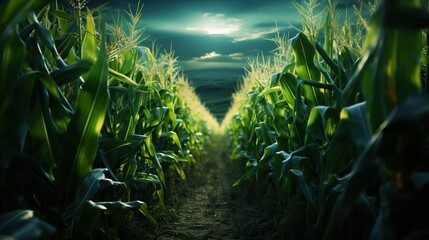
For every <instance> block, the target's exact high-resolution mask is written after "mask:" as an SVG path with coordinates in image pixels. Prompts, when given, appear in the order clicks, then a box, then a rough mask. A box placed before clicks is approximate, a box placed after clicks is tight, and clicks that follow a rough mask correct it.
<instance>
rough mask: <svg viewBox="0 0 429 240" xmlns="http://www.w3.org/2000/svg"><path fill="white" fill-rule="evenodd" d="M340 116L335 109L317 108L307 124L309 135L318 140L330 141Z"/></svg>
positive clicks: (314, 108) (312, 111) (312, 112)
mask: <svg viewBox="0 0 429 240" xmlns="http://www.w3.org/2000/svg"><path fill="white" fill-rule="evenodd" d="M339 115H340V114H339V113H338V111H337V110H336V109H335V108H331V107H327V106H316V107H313V108H312V109H311V112H310V116H309V117H308V122H307V129H306V131H307V134H308V136H309V137H310V138H314V139H317V140H328V141H329V140H330V139H331V138H332V136H333V135H334V132H335V129H336V126H337V123H338V120H339V118H340V116H339Z"/></svg>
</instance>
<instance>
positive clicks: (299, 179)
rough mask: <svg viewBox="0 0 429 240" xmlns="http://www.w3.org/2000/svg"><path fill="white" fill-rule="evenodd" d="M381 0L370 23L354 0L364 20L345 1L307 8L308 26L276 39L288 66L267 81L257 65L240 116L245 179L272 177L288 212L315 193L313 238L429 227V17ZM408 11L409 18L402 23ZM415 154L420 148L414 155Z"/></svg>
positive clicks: (409, 232)
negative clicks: (426, 46) (340, 5)
mask: <svg viewBox="0 0 429 240" xmlns="http://www.w3.org/2000/svg"><path fill="white" fill-rule="evenodd" d="M377 2H378V1H375V3H369V5H367V6H368V7H369V12H370V13H373V16H372V18H371V21H369V22H367V21H366V20H365V19H364V18H363V15H364V14H363V12H362V8H359V7H358V6H357V7H355V11H356V15H357V18H358V19H360V23H357V24H356V25H355V26H354V27H351V25H350V24H351V22H350V21H351V20H350V19H349V18H346V20H345V23H344V24H342V23H340V21H339V19H340V17H339V16H338V13H337V12H336V11H335V5H336V2H335V1H329V4H327V8H326V9H325V11H324V12H322V13H321V14H317V13H314V11H315V9H316V7H317V4H316V2H315V1H308V2H307V1H304V3H303V5H297V8H298V11H299V12H300V14H302V15H304V16H303V30H302V32H301V31H300V32H299V33H298V34H297V35H296V36H295V37H292V38H291V39H290V41H289V42H288V44H290V45H289V46H288V47H287V46H286V45H287V44H286V43H282V41H281V39H279V38H277V40H276V42H277V43H278V48H277V50H276V54H279V53H282V54H284V55H286V56H283V57H278V56H277V55H276V56H277V57H276V59H275V63H276V64H279V63H280V62H281V61H282V60H284V62H283V66H284V67H283V70H282V71H279V72H277V73H274V74H272V76H271V78H267V80H263V79H260V78H257V79H254V78H252V77H253V76H258V75H256V74H254V73H252V72H256V71H257V70H256V71H255V70H254V69H251V71H250V73H249V74H248V78H247V80H249V81H251V83H250V85H251V88H249V87H248V88H247V89H248V91H247V92H245V93H244V94H246V95H245V96H246V97H245V99H244V100H242V101H243V102H242V103H239V108H237V112H236V113H235V115H234V116H233V117H232V120H231V124H230V127H229V134H230V136H231V137H232V139H233V145H234V147H235V149H234V153H233V155H234V157H235V158H238V159H242V160H244V162H246V171H245V173H244V174H243V175H242V176H241V177H240V178H239V179H238V180H237V182H236V183H235V184H234V186H236V185H238V184H240V183H242V182H244V181H256V182H258V183H259V184H266V185H267V191H273V192H275V196H276V198H277V201H278V207H277V211H278V214H280V213H282V212H284V211H286V213H285V214H286V216H287V215H288V214H289V213H288V212H287V210H285V209H287V205H285V204H292V205H293V202H292V201H303V202H305V203H306V204H305V206H303V209H300V212H303V213H304V214H305V219H306V228H305V231H306V234H305V236H304V238H309V239H313V238H315V239H318V238H320V237H315V236H324V237H325V239H340V238H341V239H348V238H356V237H358V238H360V237H362V238H369V237H371V238H372V239H388V238H391V237H394V236H398V237H399V238H402V237H406V236H407V237H410V236H417V235H418V236H420V235H421V234H422V236H427V234H428V233H427V229H428V226H429V224H428V223H427V221H422V222H419V221H418V220H417V219H420V218H419V217H418V216H420V213H418V211H422V212H425V213H427V210H428V208H427V206H423V205H424V204H423V205H418V204H420V202H421V201H424V199H426V198H424V197H422V196H423V195H421V194H425V191H426V190H425V189H427V186H428V185H427V181H426V176H427V171H428V170H429V169H428V165H427V163H428V162H427V155H426V153H427V149H428V142H427V134H428V132H427V124H426V123H424V121H425V120H423V119H425V117H426V115H427V111H426V110H427V103H426V101H427V96H420V97H416V95H417V96H418V95H419V94H420V93H421V92H422V88H421V85H422V84H421V78H420V69H421V63H422V62H423V61H422V60H421V59H420V56H422V55H423V54H422V50H423V48H422V45H421V43H422V36H423V35H422V31H421V30H420V29H419V27H423V26H426V25H423V26H422V25H419V22H420V23H421V21H422V19H426V20H427V19H428V17H429V14H428V13H427V12H426V11H422V10H420V9H419V8H418V7H419V5H418V4H419V3H418V1H385V2H382V3H380V7H379V8H378V10H377V11H374V9H375V7H374V6H375V5H376V4H377ZM359 9H360V10H359ZM411 12H413V13H418V14H414V15H415V16H414V17H413V14H411ZM405 14H407V16H408V17H409V20H410V21H407V23H399V22H395V21H393V20H392V19H399V18H400V17H399V16H401V15H405ZM323 16H325V18H323ZM321 19H325V22H322V21H321ZM426 20H424V21H426ZM426 23H427V21H426ZM341 25H343V27H341ZM426 27H427V26H426ZM364 28H365V29H368V32H367V33H365V31H363V30H362V29H364ZM351 29H354V30H351ZM321 32H323V33H324V36H325V39H323V40H320V39H319V38H318V34H319V33H321ZM341 33H347V34H341ZM365 34H366V38H365V42H364V38H363V36H365ZM319 36H320V35H319ZM320 41H324V42H322V43H320ZM359 49H362V51H361V50H359ZM361 54H362V55H361ZM277 71H278V70H277ZM252 74H253V75H252ZM252 81H253V82H252ZM249 89H250V91H249ZM237 99H238V98H237ZM411 139H416V140H415V141H416V143H415V144H414V143H411V142H413V140H411ZM423 152H424V154H423ZM412 153H418V154H417V155H416V156H418V157H416V158H413V160H410V154H412ZM417 182H419V183H417ZM417 186H419V187H417ZM423 186H425V187H423ZM414 194H415V195H414ZM378 201H380V202H381V206H380V205H377V204H376V203H377V202H378ZM414 205H418V206H419V207H418V209H419V210H416V208H414V207H413V206H414ZM401 208H405V209H407V210H401ZM331 212H332V214H331ZM331 215H332V216H331ZM405 219H416V220H415V221H414V220H410V221H413V223H409V224H408V223H406V221H408V220H405ZM285 221H286V220H285ZM362 222H366V223H367V225H364V224H362ZM376 222H377V223H376ZM401 224H404V225H402V226H403V227H400V225H401ZM358 227H362V229H359V228H358ZM282 231H283V230H282ZM282 231H280V230H279V232H282ZM284 234H286V235H285V236H283V237H284V238H287V237H290V236H296V235H297V233H295V232H294V230H293V229H289V230H288V231H286V233H284ZM416 234H417V235H416ZM425 234H426V235H425Z"/></svg>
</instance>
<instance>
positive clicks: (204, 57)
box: [194, 52, 222, 60]
mask: <svg viewBox="0 0 429 240" xmlns="http://www.w3.org/2000/svg"><path fill="white" fill-rule="evenodd" d="M220 56H222V55H221V54H219V53H216V52H210V53H206V54H204V55H203V56H201V57H197V58H194V60H206V59H211V58H217V57H220Z"/></svg>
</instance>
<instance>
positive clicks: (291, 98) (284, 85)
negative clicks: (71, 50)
mask: <svg viewBox="0 0 429 240" xmlns="http://www.w3.org/2000/svg"><path fill="white" fill-rule="evenodd" d="M279 83H280V87H281V90H282V93H283V96H284V98H285V99H286V101H287V104H288V106H289V108H290V109H292V111H294V110H295V96H296V91H297V80H296V77H295V76H294V75H293V74H291V73H288V72H286V73H284V74H282V76H281V77H280V79H279Z"/></svg>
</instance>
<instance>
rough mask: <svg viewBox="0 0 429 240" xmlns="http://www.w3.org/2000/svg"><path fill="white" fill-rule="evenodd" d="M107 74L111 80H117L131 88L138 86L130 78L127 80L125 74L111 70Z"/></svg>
mask: <svg viewBox="0 0 429 240" xmlns="http://www.w3.org/2000/svg"><path fill="white" fill-rule="evenodd" d="M109 73H110V75H111V77H112V78H114V79H116V80H118V81H119V82H123V83H127V84H131V85H133V86H138V84H137V83H136V82H134V80H132V79H131V78H129V77H128V76H127V75H125V74H122V73H120V72H117V71H115V70H113V69H111V68H109Z"/></svg>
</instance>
